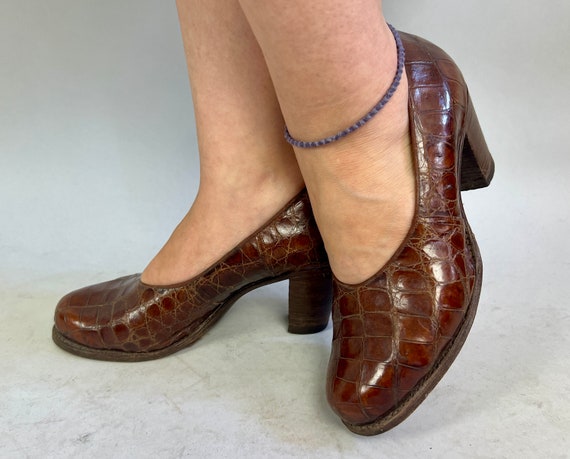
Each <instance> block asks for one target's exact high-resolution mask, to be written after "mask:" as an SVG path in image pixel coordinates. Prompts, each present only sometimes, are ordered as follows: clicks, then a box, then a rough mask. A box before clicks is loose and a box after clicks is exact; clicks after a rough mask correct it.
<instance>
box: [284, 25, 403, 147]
mask: <svg viewBox="0 0 570 459" xmlns="http://www.w3.org/2000/svg"><path fill="white" fill-rule="evenodd" d="M388 27H390V30H391V31H392V34H393V35H394V39H395V40H396V49H397V51H398V67H397V69H396V75H395V76H394V80H393V81H392V84H391V85H390V87H389V88H388V90H387V91H386V94H384V96H383V97H382V99H380V101H379V102H378V103H377V104H376V105H375V106H374V107H373V108H372V110H370V111H369V112H368V113H367V114H366V115H364V116H363V117H362V118H360V119H359V120H358V121H357V122H356V123H354V124H353V125H352V126H350V127H348V128H346V129H345V130H343V131H340V132H338V133H337V134H335V135H332V136H330V137H326V138H324V139H321V140H314V141H312V142H307V141H304V140H297V139H294V138H293V137H291V134H290V133H289V129H287V126H285V140H286V141H287V142H288V143H290V144H291V145H293V146H294V147H298V148H316V147H322V146H323V145H327V144H329V143H332V142H335V141H336V140H338V139H341V138H343V137H346V136H347V135H348V134H350V133H351V132H354V131H356V130H357V129H358V128H361V127H362V126H364V125H365V124H366V123H368V121H370V120H371V119H372V118H373V117H374V116H375V115H376V114H377V113H378V112H379V111H380V110H382V108H383V107H384V106H385V105H386V104H387V103H388V101H389V100H390V99H391V98H392V96H393V95H394V93H395V92H396V89H397V88H398V85H399V84H400V80H401V79H402V73H403V72H404V62H405V58H406V56H405V52H404V46H403V44H402V40H401V38H400V34H399V33H398V31H397V30H396V29H395V28H394V27H392V25H391V24H388Z"/></svg>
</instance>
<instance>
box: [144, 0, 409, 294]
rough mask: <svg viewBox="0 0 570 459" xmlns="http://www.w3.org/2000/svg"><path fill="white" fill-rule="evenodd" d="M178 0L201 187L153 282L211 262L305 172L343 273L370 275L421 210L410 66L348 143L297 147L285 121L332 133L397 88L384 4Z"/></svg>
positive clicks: (175, 278) (310, 133)
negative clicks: (288, 138) (286, 137)
mask: <svg viewBox="0 0 570 459" xmlns="http://www.w3.org/2000/svg"><path fill="white" fill-rule="evenodd" d="M178 7H179V11H180V20H181V28H182V30H183V37H184V42H185V47H186V50H187V57H188V61H189V73H190V79H191V83H192V88H193V95H194V100H195V105H196V107H195V109H196V118H197V127H198V134H199V142H200V145H199V147H200V160H201V183H200V192H199V194H198V197H197V199H196V202H195V203H194V205H193V206H192V209H191V210H190V212H189V214H188V215H187V216H186V217H185V218H184V220H183V221H182V223H181V225H180V226H179V227H178V228H177V230H176V231H175V232H174V234H173V236H172V238H171V239H170V240H169V241H168V242H167V244H166V245H165V247H164V248H163V249H162V251H161V252H160V253H159V254H158V255H157V257H156V258H155V259H154V260H153V261H152V262H151V264H150V265H149V267H148V268H147V269H146V270H145V272H144V274H143V280H144V281H145V282H148V283H155V284H157V283H158V284H165V283H172V282H179V281H182V280H186V279H188V278H189V277H191V276H192V275H195V274H198V273H199V272H201V271H202V270H203V269H204V268H206V267H207V266H209V265H210V264H211V263H212V262H214V261H215V260H216V259H218V258H220V257H221V256H222V255H223V254H224V253H225V252H227V250H228V249H230V248H231V247H233V246H234V245H235V244H237V243H238V242H239V241H240V240H241V239H243V237H245V236H247V235H248V234H251V233H252V232H254V231H255V230H256V229H258V228H259V226H261V225H262V224H263V223H264V222H265V221H266V220H268V219H269V218H270V217H271V216H272V215H273V214H274V213H275V212H276V211H277V210H278V209H279V208H280V207H281V206H282V205H283V204H284V203H285V202H286V201H287V200H288V199H290V198H291V197H292V196H293V195H294V194H295V192H296V191H298V190H299V189H300V188H301V187H302V186H303V181H304V183H305V184H306V186H307V188H308V190H309V194H310V197H311V203H312V205H313V209H314V212H315V216H316V219H317V223H318V226H319V230H320V231H321V234H322V235H323V238H324V240H325V245H326V248H327V252H328V254H329V259H330V262H331V267H332V270H333V272H334V274H335V275H336V277H337V278H338V279H339V280H341V281H344V282H346V283H358V282H361V281H364V280H366V279H367V278H368V277H370V276H371V275H372V274H374V273H375V272H376V271H378V270H379V269H380V268H381V267H382V266H383V265H384V264H385V263H386V262H387V261H388V260H389V259H390V257H391V256H392V255H393V254H394V252H395V251H396V250H397V248H398V247H399V246H400V244H401V242H402V241H403V239H404V238H405V236H406V235H407V232H408V230H409V227H410V224H411V220H412V218H413V213H414V206H415V203H414V187H415V179H414V174H413V168H412V159H411V149H410V137H409V125H408V112H407V82H406V80H405V78H404V79H403V81H402V83H401V84H400V87H399V88H398V90H397V92H396V93H395V95H394V97H393V98H392V100H391V101H390V102H389V103H388V104H387V105H386V106H385V107H384V109H383V110H382V111H381V112H380V113H379V114H378V115H377V116H376V117H375V118H374V119H373V120H372V121H370V122H369V123H368V124H367V125H366V126H365V127H363V128H361V129H359V130H358V131H356V132H354V133H352V134H350V135H349V136H348V137H346V138H344V139H342V140H340V141H338V142H335V143H333V144H330V145H328V146H325V147H320V148H317V149H311V150H304V149H296V151H295V152H294V154H293V151H292V150H291V148H290V147H289V146H288V145H286V144H284V143H283V140H282V128H283V123H284V121H283V117H284V120H285V122H286V123H287V126H288V128H289V131H290V132H291V134H292V135H293V136H294V137H296V138H298V139H302V140H315V139H319V138H322V137H326V136H329V135H331V134H334V133H336V132H338V131H339V130H342V129H344V128H345V127H347V126H349V125H350V124H352V123H353V122H354V121H355V120H357V119H358V118H360V117H361V116H363V115H364V114H365V113H366V112H367V111H368V110H369V109H370V108H371V107H372V106H373V105H374V104H375V103H376V102H377V101H378V100H379V99H380V97H381V96H382V95H383V94H384V92H385V91H386V89H387V88H388V87H389V85H390V83H391V82H392V79H393V77H394V73H395V71H396V47H395V43H394V39H393V37H392V34H391V32H390V30H389V29H388V28H387V26H386V24H385V20H384V18H383V16H382V10H381V5H380V4H379V2H378V1H377V0H356V1H355V2H352V3H351V4H350V7H349V8H347V6H346V2H343V1H340V0H313V1H311V2H307V1H306V0H287V1H284V0H265V1H259V0H239V3H238V2H237V0H223V1H222V2H218V1H216V2H211V1H208V0H199V1H196V0H178ZM213 10H216V11H213ZM314 18H319V20H314ZM238 38H239V39H238ZM261 50H263V52H261ZM229 88H230V89H229ZM260 93H261V94H262V96H261V97H260ZM216 101H217V102H220V101H223V104H221V105H220V104H217V103H216ZM219 110H222V111H223V113H219V112H218V111H219ZM220 120H227V121H225V122H220ZM230 120H231V121H230ZM229 125H231V126H232V129H231V130H228V129H227V126H229ZM228 137H229V138H228ZM252 139H253V141H252ZM262 146H263V147H262ZM295 157H296V160H295ZM241 166H246V167H247V169H248V170H247V171H243V170H239V171H238V169H236V168H239V167H241ZM228 174H229V175H228ZM244 174H248V175H244ZM301 174H302V175H301ZM244 177H248V180H245V181H244V180H243V178H244ZM250 180H253V183H252V182H250ZM259 184H261V187H260V185H259ZM253 185H255V186H253ZM252 188H254V189H255V191H256V192H255V193H254V192H253V190H252ZM260 189H261V190H263V192H262V193H259V190H260ZM228 193H229V194H228ZM220 196H231V197H232V199H231V201H230V200H227V202H226V200H224V199H221V200H220ZM236 196H237V198H238V199H242V200H243V202H244V207H243V208H242V206H240V205H236V201H235V198H236ZM220 201H222V203H221V204H220ZM226 204H227V205H226ZM255 209H257V211H256V210H255ZM200 237H202V238H204V237H206V239H200ZM204 240H206V241H207V243H204ZM189 260H192V262H191V263H189Z"/></svg>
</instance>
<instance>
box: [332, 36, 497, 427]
mask: <svg viewBox="0 0 570 459" xmlns="http://www.w3.org/2000/svg"><path fill="white" fill-rule="evenodd" d="M402 40H403V43H404V47H405V51H406V72H407V76H408V82H409V110H410V123H411V135H412V145H413V149H414V160H415V167H416V188H417V198H416V199H417V202H416V206H417V207H416V215H415V219H414V223H413V224H412V227H411V230H410V233H409V235H408V237H407V239H406V240H405V242H404V243H403V245H402V246H401V247H400V249H399V250H398V251H397V252H396V254H395V255H394V257H393V258H392V260H391V261H390V262H389V263H388V264H387V265H386V266H384V267H383V268H382V269H381V270H380V271H379V272H378V273H377V274H376V275H374V276H373V277H371V278H370V279H368V280H367V281H365V282H363V283H361V284H359V285H345V284H343V283H341V282H339V281H336V280H335V281H334V290H333V298H334V302H333V324H334V331H333V348H332V355H331V358H330V362H329V369H328V379H327V394H328V400H329V403H330V405H331V406H332V408H333V409H334V411H335V412H336V413H337V414H338V415H339V416H340V417H341V419H342V420H343V421H344V423H345V424H346V425H347V426H348V427H349V429H350V430H352V431H354V432H356V433H359V434H363V435H373V434H377V433H380V432H382V431H385V430H387V429H389V428H391V427H393V426H394V425H396V424H398V423H399V422H401V421H402V420H403V419H404V418H405V417H406V416H408V415H409V414H410V412H411V411H413V409H414V408H415V407H416V406H417V405H418V404H419V403H420V402H421V401H422V400H423V399H424V397H425V396H426V395H427V393H428V392H429V391H430V390H431V388H433V386H434V385H435V384H436V383H437V382H438V381H439V379H440V378H441V377H442V375H443V373H444V372H445V370H446V369H447V368H448V367H449V365H450V364H451V361H452V360H453V359H454V357H455V356H456V354H457V353H458V352H459V348H460V347H461V345H462V343H463V341H464V340H465V337H466V335H467V332H468V330H469V328H470V325H471V322H472V320H473V316H474V314H475V310H476V307H477V302H478V298H479V291H480V284H481V275H482V266H481V259H480V256H479V252H478V249H477V246H476V242H475V239H474V237H473V235H472V233H471V231H470V229H469V226H468V224H467V221H466V219H465V216H464V213H463V208H462V204H461V198H460V190H461V183H460V177H461V170H460V167H461V164H460V163H461V160H460V156H461V152H462V151H463V150H464V148H463V145H464V140H465V137H466V133H467V134H468V133H469V132H468V131H472V132H473V133H474V134H473V137H474V138H473V139H471V138H470V140H471V144H472V145H471V146H473V147H474V148H473V151H472V150H471V149H470V150H469V152H468V153H469V154H471V155H473V152H475V154H478V155H480V157H478V158H476V159H477V161H478V162H479V166H480V167H479V168H478V169H477V170H475V172H476V176H477V177H478V179H476V180H472V181H471V182H472V183H471V184H470V185H469V187H470V188H477V187H481V186H485V185H486V184H488V182H489V181H490V179H491V176H492V170H493V165H492V159H491V157H490V155H489V154H488V151H487V150H486V145H485V144H484V141H483V140H482V136H481V138H477V135H478V133H479V132H480V131H478V124H477V122H476V118H474V113H472V107H471V103H470V99H469V95H468V91H467V87H466V85H465V83H464V81H463V78H462V76H461V73H460V71H459V70H458V68H457V67H456V65H455V64H454V63H453V61H452V60H451V59H450V58H449V56H447V54H445V53H444V52H443V51H442V50H441V49H439V48H437V47H436V46H434V45H433V44H431V43H429V42H427V41H425V40H422V39H419V38H417V37H414V36H411V35H408V34H402ZM470 137H471V136H470ZM465 145H466V147H465V148H466V149H467V144H465ZM473 158H475V157H473ZM473 161H474V163H475V164H477V163H476V161H475V159H473ZM480 169H485V170H484V171H482V170H480ZM467 172H470V171H467ZM464 175H465V174H464ZM467 176H469V174H467ZM485 179H486V180H487V181H486V183H485ZM363 223H365V222H364V221H363Z"/></svg>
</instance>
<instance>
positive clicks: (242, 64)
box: [142, 0, 303, 285]
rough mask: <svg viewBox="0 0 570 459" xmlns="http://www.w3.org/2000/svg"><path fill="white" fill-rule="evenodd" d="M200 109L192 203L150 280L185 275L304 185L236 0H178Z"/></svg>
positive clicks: (146, 276) (147, 273)
mask: <svg viewBox="0 0 570 459" xmlns="http://www.w3.org/2000/svg"><path fill="white" fill-rule="evenodd" d="M177 6H178V12H179V18H180V24H181V30H182V37H183V42H184V48H185V52H186V57H187V62H188V74H189V77H190V82H191V86H192V96H193V101H194V111H195V117H196V125H197V133H198V143H199V154H200V186H199V189H198V194H197V197H196V200H195V202H194V203H193V204H192V207H191V209H190V211H189V212H188V214H187V215H186V216H185V217H184V219H183V220H182V222H181V223H180V224H179V225H178V227H177V228H176V230H175V231H174V233H173V234H172V236H171V237H170V239H169V240H168V242H167V243H166V244H165V245H164V247H163V248H162V249H161V251H160V252H159V253H158V254H157V255H156V257H155V258H154V259H153V260H152V261H151V262H150V264H149V265H148V266H147V268H146V269H145V270H144V272H143V275H142V280H143V282H146V283H148V284H152V285H168V284H174V283H178V282H182V281H186V280H188V279H190V278H192V277H194V276H196V275H197V274H199V273H201V272H202V271H203V270H204V269H206V268H207V267H208V266H210V265H211V264H212V263H214V262H215V261H217V260H218V259H220V258H221V257H222V256H223V255H224V254H225V253H227V252H228V251H229V250H231V249H232V248H233V247H235V246H236V245H237V244H239V243H240V242H241V241H242V240H243V239H244V238H246V237H247V236H249V235H250V234H252V233H253V232H255V231H256V230H258V229H259V228H260V226H262V225H263V224H264V223H266V222H267V221H268V220H269V219H270V218H271V217H272V216H273V215H274V214H275V213H276V212H277V211H278V210H279V209H280V208H281V207H282V206H283V205H285V204H286V203H287V202H288V201H289V200H290V199H291V198H292V197H293V196H294V195H295V194H296V193H297V192H299V191H300V190H301V189H302V188H303V179H302V177H301V173H300V171H299V166H298V165H297V162H296V161H295V154H294V152H293V149H292V148H291V147H290V146H289V145H288V144H287V143H286V142H285V141H284V140H283V138H282V137H283V123H284V122H283V117H282V115H281V111H280V109H279V105H278V102H277V98H276V96H275V91H274V89H273V85H272V83H271V80H270V78H269V74H268V71H267V67H266V65H265V61H264V59H263V55H262V54H261V50H260V48H259V45H258V44H257V41H256V40H255V38H254V36H253V34H252V32H251V29H250V27H249V25H248V24H247V21H246V20H245V17H244V16H243V12H242V10H241V8H240V6H239V4H238V3H237V2H236V1H235V0H216V1H211V0H178V1H177Z"/></svg>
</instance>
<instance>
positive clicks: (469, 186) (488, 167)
mask: <svg viewBox="0 0 570 459" xmlns="http://www.w3.org/2000/svg"><path fill="white" fill-rule="evenodd" d="M466 117H467V120H466V124H467V128H466V135H465V142H464V144H463V152H462V155H461V191H467V190H475V189H477V188H484V187H486V186H489V184H490V183H491V180H492V179H493V174H494V173H495V162H494V161H493V157H492V156H491V153H490V152H489V147H487V142H485V137H484V136H483V132H482V131H481V126H480V124H479V120H478V119H477V114H476V113H475V109H474V108H473V103H472V102H471V99H469V103H468V106H467V112H466Z"/></svg>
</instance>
